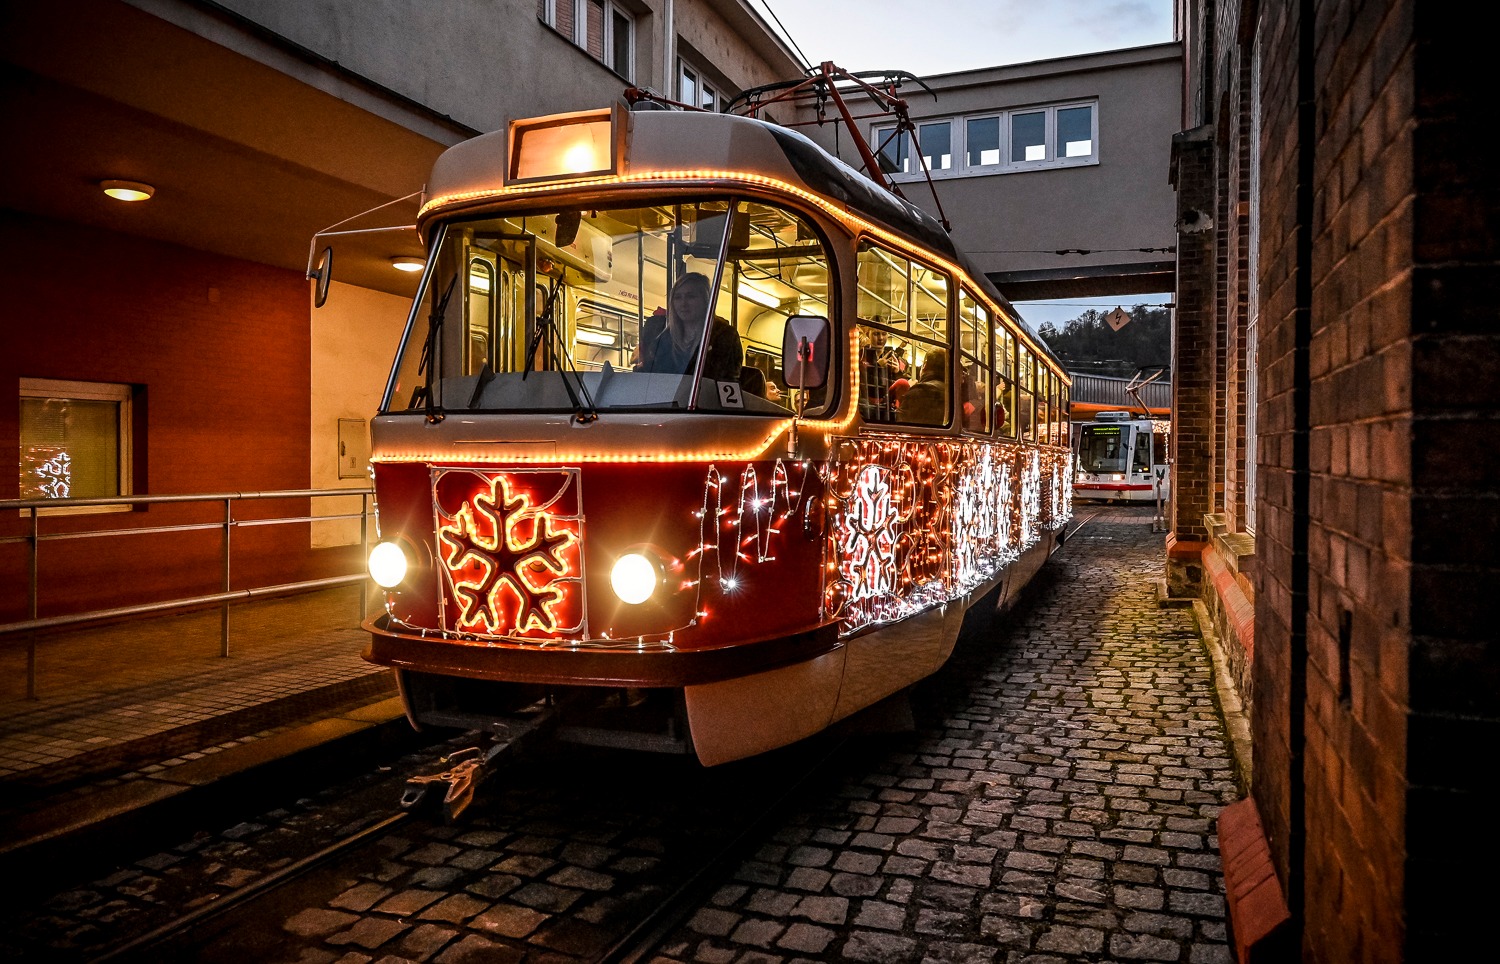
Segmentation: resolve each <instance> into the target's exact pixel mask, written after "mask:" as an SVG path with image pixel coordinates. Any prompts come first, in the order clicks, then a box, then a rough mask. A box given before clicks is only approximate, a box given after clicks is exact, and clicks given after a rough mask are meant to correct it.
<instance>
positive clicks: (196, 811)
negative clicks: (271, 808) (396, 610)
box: [0, 588, 415, 879]
mask: <svg viewBox="0 0 1500 964" xmlns="http://www.w3.org/2000/svg"><path fill="white" fill-rule="evenodd" d="M358 592H359V590H357V589H354V588H344V589H336V590H326V591H323V592H319V593H314V594H309V595H304V596H297V597H289V598H285V599H278V600H270V601H265V602H258V603H252V604H247V605H244V606H239V607H236V608H235V609H233V610H232V611H231V622H230V626H231V639H230V653H229V655H228V656H222V655H220V633H219V630H220V617H219V613H218V611H217V610H214V611H209V612H198V613H188V614H181V615H173V616H165V617H155V618H150V619H140V620H133V621H128V622H121V623H117V624H113V625H109V626H103V627H98V628H93V629H85V630H75V631H71V632H67V633H59V634H54V635H51V636H44V637H41V638H39V639H38V641H37V650H36V666H37V698H36V699H27V698H26V683H25V672H26V650H25V646H24V644H20V641H12V642H11V643H10V644H9V645H8V646H7V647H6V648H5V649H4V650H0V871H5V872H19V873H26V874H28V875H31V876H36V875H45V874H46V870H47V868H48V867H49V866H51V865H54V864H55V863H57V862H58V861H59V860H60V859H61V858H62V857H63V855H66V856H67V860H68V861H69V862H72V863H74V864H76V863H77V861H78V859H79V857H80V855H88V856H92V857H97V858H98V859H101V860H105V859H108V857H109V854H110V851H111V849H112V844H113V843H114V842H116V841H124V840H132V839H133V838H134V839H136V840H138V838H139V836H140V835H141V834H145V833H150V832H152V831H153V830H154V828H157V827H166V826H171V825H172V824H173V823H179V824H180V821H181V819H182V818H183V817H184V816H186V815H194V816H201V815H202V814H203V813H204V812H205V811H207V810H209V809H211V808H218V809H228V808H236V807H247V806H252V805H254V803H256V802H257V800H258V799H259V798H261V797H262V796H263V795H268V794H269V793H270V792H271V791H273V790H276V791H280V792H284V788H285V787H286V786H287V785H289V784H290V783H291V782H292V781H295V780H297V779H299V778H301V777H302V776H303V775H308V776H310V775H313V774H326V773H328V772H330V771H331V770H334V769H337V768H338V767H339V766H341V765H348V766H351V767H352V766H354V765H357V764H358V763H359V762H360V761H363V760H367V759H368V758H370V756H372V755H373V754H375V753H378V752H381V751H382V750H383V749H388V748H390V747H392V746H395V745H398V744H401V743H409V742H411V741H413V740H414V738H415V736H414V734H413V733H412V731H411V728H410V726H409V725H408V723H407V722H406V718H405V716H404V715H403V714H402V712H401V707H400V701H399V700H398V699H397V698H396V696H395V684H394V682H393V680H392V678H391V676H390V673H389V672H388V671H387V670H385V669H384V668H383V667H378V666H373V665H371V664H369V663H366V662H365V661H364V660H363V659H361V658H360V653H361V652H362V651H363V649H364V646H365V643H366V641H367V636H366V634H365V633H364V632H363V631H361V630H360V628H359V622H360V602H359V595H358ZM17 879H25V878H17Z"/></svg>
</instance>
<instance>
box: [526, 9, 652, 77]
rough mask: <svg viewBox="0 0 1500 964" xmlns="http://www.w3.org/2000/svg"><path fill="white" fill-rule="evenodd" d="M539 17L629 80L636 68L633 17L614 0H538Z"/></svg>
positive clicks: (537, 11)
mask: <svg viewBox="0 0 1500 964" xmlns="http://www.w3.org/2000/svg"><path fill="white" fill-rule="evenodd" d="M536 15H537V18H538V19H539V20H541V21H542V22H543V23H545V24H546V25H547V26H549V27H551V28H552V29H553V30H556V31H557V32H558V33H560V34H562V35H563V36H564V37H567V38H568V39H569V40H571V41H572V42H573V43H575V44H577V45H578V46H580V47H582V48H583V49H584V50H586V51H588V54H589V56H590V57H593V58H594V59H595V60H597V61H599V62H600V63H601V64H603V65H604V66H606V67H608V68H609V69H610V70H613V71H614V72H615V73H617V74H619V75H620V76H621V77H624V78H625V79H626V80H629V79H630V78H631V77H632V76H633V75H634V70H635V56H634V51H635V19H634V18H633V17H631V15H630V14H629V13H628V12H627V11H626V10H625V8H623V7H621V6H620V5H619V4H617V3H615V2H614V0H537V4H536Z"/></svg>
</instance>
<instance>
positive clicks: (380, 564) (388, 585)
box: [370, 542, 410, 589]
mask: <svg viewBox="0 0 1500 964" xmlns="http://www.w3.org/2000/svg"><path fill="white" fill-rule="evenodd" d="M409 565H410V562H409V560H407V558H406V553H405V552H403V551H402V549H401V547H400V546H398V545H397V544H396V543H394V542H381V543H377V544H376V546H375V548H373V549H371V550H370V578H371V579H374V580H375V584H376V585H377V586H380V587H381V588H382V589H395V588H396V587H397V586H399V585H401V581H402V580H404V579H405V578H406V570H407V567H408V566H409Z"/></svg>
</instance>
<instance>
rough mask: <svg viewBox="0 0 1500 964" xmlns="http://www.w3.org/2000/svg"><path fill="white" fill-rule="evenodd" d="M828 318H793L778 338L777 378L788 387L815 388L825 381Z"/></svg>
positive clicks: (805, 316) (788, 320)
mask: <svg viewBox="0 0 1500 964" xmlns="http://www.w3.org/2000/svg"><path fill="white" fill-rule="evenodd" d="M828 342H829V338H828V319H827V318H820V317H818V316H817V315H793V316H792V317H790V318H788V319H787V320H786V328H785V329H784V331H783V334H782V336H781V375H782V378H783V379H784V380H785V381H786V384H787V387H788V388H818V387H819V386H821V385H822V384H823V382H825V381H827V379H828Z"/></svg>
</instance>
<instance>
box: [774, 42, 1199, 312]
mask: <svg viewBox="0 0 1500 964" xmlns="http://www.w3.org/2000/svg"><path fill="white" fill-rule="evenodd" d="M923 81H925V83H926V84H927V85H928V86H929V87H930V88H931V89H932V93H928V92H927V91H925V90H923V89H922V87H921V86H919V85H918V84H916V83H911V82H907V83H905V84H904V85H903V86H902V88H901V90H900V94H901V96H902V97H903V98H905V100H906V102H907V105H908V110H909V112H910V115H911V118H912V120H913V121H914V122H915V123H916V124H917V125H919V127H920V125H921V124H922V123H923V122H924V121H929V120H935V119H943V118H953V119H955V122H956V123H961V122H962V121H963V120H964V119H966V118H970V117H976V116H983V115H993V114H995V113H997V112H1001V111H1015V110H1024V109H1027V108H1035V107H1045V106H1047V105H1056V104H1063V103H1077V102H1087V103H1096V104H1097V105H1098V106H1097V130H1098V143H1097V151H1096V163H1089V164H1086V165H1082V166H1071V167H1057V168H1049V169H1038V170H1017V171H1013V172H1008V173H993V174H983V175H977V176H955V175H953V174H946V175H945V174H941V173H940V174H938V175H937V176H935V177H934V179H933V181H934V184H935V186H936V190H937V198H938V200H937V201H936V202H935V201H934V199H933V192H932V190H930V189H929V188H928V186H927V183H926V182H925V180H923V179H922V178H920V177H917V178H914V179H912V178H907V179H900V180H897V181H896V183H897V186H898V187H899V188H900V189H901V191H902V192H903V193H904V194H905V196H906V198H907V199H908V200H910V201H911V202H912V203H914V204H916V205H918V206H920V207H922V208H924V209H925V210H927V211H928V212H930V213H932V214H934V215H937V214H938V213H939V203H940V204H941V210H942V211H943V212H944V213H945V214H946V216H947V218H948V220H949V222H950V223H951V225H952V234H953V237H954V240H955V241H956V242H957V243H958V245H959V247H961V248H962V249H964V250H965V251H966V252H967V253H968V254H969V255H970V256H971V257H972V258H973V259H974V261H975V263H976V264H977V265H978V266H979V267H980V269H981V270H983V271H984V272H985V273H986V274H988V275H989V276H990V278H991V280H993V281H994V282H995V283H996V284H997V285H998V286H999V288H1000V290H1001V292H1002V293H1004V294H1006V295H1007V296H1008V297H1010V298H1011V299H1012V300H1031V299H1037V298H1055V297H1064V296H1068V295H1085V294H1130V293H1149V292H1156V291H1170V290H1171V287H1172V285H1171V276H1170V272H1171V262H1172V260H1173V254H1172V252H1171V250H1170V249H1171V247H1172V246H1173V245H1174V244H1175V243H1176V232H1175V228H1174V223H1175V211H1176V196H1175V193H1174V191H1173V189H1172V185H1171V184H1170V182H1169V177H1170V174H1171V138H1172V135H1173V134H1174V133H1176V132H1177V131H1178V130H1180V129H1181V119H1182V48H1181V45H1180V44H1179V43H1176V42H1173V43H1165V44H1153V45H1151V46H1146V47H1132V48H1127V49H1123V50H1112V51H1104V52H1101V53H1092V54H1083V55H1079V56H1075V57H1062V58H1058V59H1054V60H1045V61H1037V62H1034V63H1028V64H1015V65H1007V66H1002V67H991V68H986V69H982V70H969V71H962V72H959V73H952V74H939V75H935V76H930V77H925V78H923ZM934 95H935V96H934ZM868 103H869V102H868V101H851V108H855V107H867V105H868ZM854 112H855V113H856V114H860V113H868V112H869V111H868V109H859V110H855V111H854ZM860 123H861V125H862V130H863V133H864V135H865V137H866V139H867V140H869V141H870V143H871V145H872V148H873V147H874V146H876V145H877V143H878V142H877V139H876V137H875V135H874V130H875V128H876V127H879V126H882V125H886V124H890V123H893V121H891V120H888V119H874V120H862V121H860ZM803 130H804V131H805V132H807V133H808V134H809V136H811V137H813V139H814V140H817V141H819V142H820V143H822V144H823V145H824V146H825V147H829V148H832V146H833V134H832V130H831V128H830V127H824V128H821V129H820V128H804V129H803ZM839 147H840V148H841V156H843V158H844V160H846V161H848V162H849V163H850V164H852V165H853V166H855V167H856V168H857V167H860V166H862V165H861V163H860V160H859V157H858V155H857V153H856V152H855V151H854V150H852V149H851V148H850V146H849V141H848V138H843V139H842V140H841V141H840V142H839ZM1079 249H1083V250H1085V251H1087V252H1089V253H1087V254H1079V253H1077V252H1078V250H1079ZM1140 249H1155V250H1140ZM1060 251H1067V252H1068V253H1066V254H1060V253H1059V252H1060ZM1100 289H1108V290H1100Z"/></svg>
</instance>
